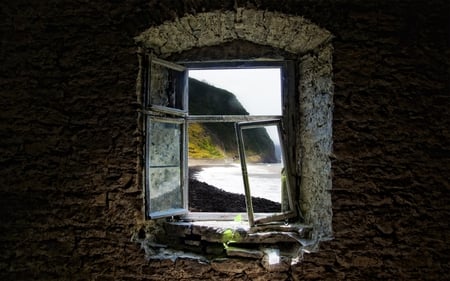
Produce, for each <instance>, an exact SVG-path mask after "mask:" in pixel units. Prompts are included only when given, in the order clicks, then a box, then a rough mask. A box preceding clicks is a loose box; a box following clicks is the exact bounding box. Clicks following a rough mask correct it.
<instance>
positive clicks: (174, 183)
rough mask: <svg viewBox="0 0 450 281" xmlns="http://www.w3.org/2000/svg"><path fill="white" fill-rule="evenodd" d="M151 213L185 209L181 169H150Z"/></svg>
mask: <svg viewBox="0 0 450 281" xmlns="http://www.w3.org/2000/svg"><path fill="white" fill-rule="evenodd" d="M149 177H150V181H151V187H150V213H155V212H163V211H167V210H171V209H181V208H183V200H182V198H183V196H182V189H181V172H180V168H179V167H163V168H150V169H149Z"/></svg>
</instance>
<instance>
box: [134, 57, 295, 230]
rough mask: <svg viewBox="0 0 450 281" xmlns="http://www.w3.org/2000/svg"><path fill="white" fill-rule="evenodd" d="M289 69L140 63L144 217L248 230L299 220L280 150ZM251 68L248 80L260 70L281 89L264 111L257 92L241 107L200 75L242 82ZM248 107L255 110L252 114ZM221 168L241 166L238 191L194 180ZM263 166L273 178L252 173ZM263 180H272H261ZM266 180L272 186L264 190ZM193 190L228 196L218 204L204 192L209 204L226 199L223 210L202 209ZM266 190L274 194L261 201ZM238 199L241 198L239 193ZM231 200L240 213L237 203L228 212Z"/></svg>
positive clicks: (264, 64)
mask: <svg viewBox="0 0 450 281" xmlns="http://www.w3.org/2000/svg"><path fill="white" fill-rule="evenodd" d="M290 69H291V65H290V63H289V62H287V61H228V62H189V63H183V64H182V65H181V64H175V63H171V62H167V61H164V60H161V59H157V58H155V57H152V56H150V57H146V58H145V63H144V72H143V73H144V79H143V82H144V94H145V100H144V105H145V108H144V114H145V128H146V130H145V133H146V145H145V163H146V165H145V191H146V196H145V199H146V215H147V216H148V217H149V218H160V217H174V216H179V217H180V218H182V219H185V220H233V219H235V218H236V217H239V218H242V219H243V220H247V221H248V222H249V224H250V226H253V225H255V224H261V223H266V222H272V221H285V220H287V219H289V218H292V217H295V216H296V207H295V206H294V203H293V202H294V199H293V197H294V192H292V184H291V181H290V177H289V171H290V168H289V162H290V161H289V159H288V157H287V154H286V153H285V149H284V146H286V144H287V142H288V141H289V139H288V135H289V132H288V130H289V127H286V126H284V123H286V122H287V120H288V117H287V116H289V114H288V112H289V106H288V105H289V103H288V101H287V99H288V93H287V92H288V89H290V87H289V85H288V83H289V81H290V79H287V75H289V72H290ZM250 70H252V71H254V72H253V74H252V75H253V76H255V75H258V71H272V72H274V73H275V75H278V81H279V85H278V88H279V90H278V91H275V92H272V93H271V94H269V96H271V97H274V98H275V99H274V100H273V102H272V103H271V104H270V106H268V107H266V108H262V107H261V103H260V102H259V101H260V100H261V99H262V97H261V93H260V92H259V91H258V90H257V89H251V90H250V91H248V92H247V93H248V94H247V95H246V97H247V98H248V97H249V99H248V100H247V101H245V105H243V104H242V103H244V101H243V99H242V98H241V97H237V96H235V95H234V94H233V93H231V92H229V91H226V90H224V89H219V87H215V86H214V85H213V84H214V82H211V81H208V79H207V78H204V77H205V76H201V75H202V73H203V74H205V73H208V74H212V73H216V74H217V72H220V71H222V73H221V74H220V73H219V76H224V75H225V74H224V71H225V72H227V71H228V72H233V73H238V74H239V75H240V76H242V77H244V79H245V73H246V72H247V73H248V71H250ZM260 73H261V72H260ZM189 77H196V78H197V79H200V80H196V79H194V78H189ZM202 77H203V78H202ZM261 79H262V78H261ZM261 79H260V81H261ZM256 86H257V84H253V87H256ZM258 93H259V94H258ZM255 105H258V106H255ZM252 106H253V108H254V109H250V108H251V107H252ZM199 163H200V164H199ZM224 164H228V166H230V165H231V166H232V167H234V168H236V167H240V171H241V172H240V176H241V178H242V182H241V184H242V187H241V190H240V191H239V190H238V191H237V192H232V191H224V190H221V189H220V188H217V187H215V186H214V184H209V183H208V182H204V181H199V180H198V179H196V178H195V175H193V172H198V169H199V166H204V165H208V168H219V170H220V168H222V171H223V165H224ZM267 167H270V170H271V171H272V172H270V173H269V172H268V171H269V169H265V170H264V172H263V173H259V174H258V172H255V168H259V169H260V170H261V169H263V168H267ZM196 169H197V170H196ZM203 169H204V167H203ZM262 176H266V177H269V178H271V179H267V180H264V179H263V180H259V181H258V180H257V179H258V177H262ZM270 180H271V181H272V183H273V182H275V184H274V186H271V187H270V190H269V189H268V188H269V185H270V184H269V181H270ZM261 182H263V184H261ZM195 185H208V188H216V189H217V190H219V191H220V194H223V193H224V192H225V193H227V194H230V193H231V194H232V195H233V196H231V197H223V198H218V196H219V195H218V194H219V193H208V194H209V195H208V196H209V198H208V197H206V201H213V202H221V201H225V202H224V203H225V204H224V205H225V206H226V207H227V208H226V209H222V210H219V209H214V208H213V209H208V208H203V206H202V205H201V201H202V200H198V196H193V194H192V192H190V190H191V191H192V190H193V189H194V186H195ZM232 185H236V186H237V185H238V184H232ZM258 191H260V193H258ZM269 192H272V193H273V192H275V194H276V195H274V196H271V197H269V198H262V197H263V196H264V195H265V194H267V193H269ZM239 193H242V195H237V194H239ZM255 194H259V195H258V196H255ZM261 194H262V195H261ZM236 196H237V197H236ZM236 198H241V199H243V200H244V201H245V204H244V208H242V205H241V208H240V209H239V208H237V209H236V208H233V207H230V206H232V205H233V203H236V200H237V199H236ZM258 200H259V201H261V200H263V201H262V202H263V203H262V204H259V205H258V204H257V203H255V202H257V201H258ZM264 200H265V201H264ZM194 202H195V204H194ZM199 202H200V203H199ZM203 202H205V200H204V201H203ZM210 203H211V202H210ZM269 203H270V204H269ZM272 203H273V204H272ZM199 204H200V205H199ZM210 205H211V204H210ZM212 205H213V207H214V204H212Z"/></svg>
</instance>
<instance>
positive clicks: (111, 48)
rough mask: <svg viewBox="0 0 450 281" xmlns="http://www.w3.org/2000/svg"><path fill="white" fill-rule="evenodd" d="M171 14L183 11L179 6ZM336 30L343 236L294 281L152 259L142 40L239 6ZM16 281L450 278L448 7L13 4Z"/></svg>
mask: <svg viewBox="0 0 450 281" xmlns="http://www.w3.org/2000/svg"><path fill="white" fill-rule="evenodd" d="M169 3H170V4H169ZM235 4H237V5H238V6H242V7H248V8H259V9H262V10H266V9H267V10H277V11H280V12H283V13H291V14H295V15H301V16H303V17H305V18H307V19H309V20H311V21H312V22H314V23H317V24H318V25H319V26H322V27H324V28H326V29H327V30H330V31H331V33H332V34H334V35H335V36H336V37H335V39H334V40H333V47H334V50H333V52H334V53H333V73H334V79H333V81H334V83H335V96H334V103H335V107H334V117H333V118H334V123H333V135H334V139H333V143H334V152H335V157H336V158H335V160H334V161H333V163H332V169H333V171H334V175H333V193H332V202H333V231H334V236H335V239H334V240H333V241H330V242H327V243H325V244H322V249H321V251H320V252H319V253H315V254H310V255H305V259H304V261H303V262H302V263H300V264H298V265H297V266H295V267H292V268H290V269H288V270H286V271H281V272H269V271H268V270H265V269H263V268H262V266H261V265H259V264H255V263H252V262H251V261H247V260H240V261H229V260H224V261H222V262H216V263H213V264H202V263H198V262H197V261H192V260H186V259H179V260H177V261H171V260H164V261H146V260H145V259H144V253H143V251H142V250H140V249H139V247H138V246H137V245H136V244H135V243H132V242H130V237H131V233H132V232H133V230H134V229H135V228H138V226H139V224H140V223H141V219H142V217H143V214H142V207H143V202H142V194H141V190H140V189H139V187H138V181H139V180H140V178H139V176H138V174H137V171H136V167H137V166H138V163H137V162H138V159H139V155H138V153H139V152H138V151H139V147H140V145H142V144H141V143H139V142H138V139H139V138H138V136H139V133H140V132H139V129H138V125H137V121H136V120H137V113H136V110H137V109H138V108H139V105H138V103H137V102H136V95H135V91H136V83H135V82H136V77H137V72H138V69H137V66H138V61H137V57H136V53H135V52H136V48H135V46H134V41H133V38H134V37H135V36H136V35H138V34H139V33H140V32H142V31H144V30H145V29H147V28H148V27H150V26H157V25H160V24H162V23H163V22H164V21H165V20H173V19H175V18H176V17H177V16H178V17H181V16H183V15H184V14H186V13H190V14H194V13H196V12H200V11H201V12H203V11H213V10H216V9H226V10H232V9H233V6H234V5H235ZM0 5H1V9H0V15H1V17H0V30H1V33H0V34H2V36H1V48H0V61H1V80H0V85H1V86H0V94H1V100H0V120H1V124H0V135H1V138H0V144H1V145H0V151H1V158H0V161H1V166H2V169H1V177H0V183H1V185H0V186H1V190H0V214H1V224H0V279H1V280H32V279H34V280H205V279H210V280H231V279H234V280H448V279H450V276H449V273H448V272H449V268H448V267H449V266H448V264H449V260H450V258H449V254H448V253H449V250H450V249H449V246H448V242H447V241H449V240H450V239H449V238H450V237H449V236H450V235H449V225H448V217H449V215H450V210H449V206H450V204H449V203H450V202H449V199H448V196H447V195H448V193H449V189H450V187H449V176H448V174H449V173H448V171H449V168H450V167H449V165H450V164H449V163H450V161H449V160H450V159H449V158H450V151H449V149H448V147H449V141H448V139H449V137H450V135H449V130H448V128H449V127H450V124H449V123H450V116H449V113H448V112H449V111H448V109H447V107H448V105H449V92H450V85H449V80H450V79H449V69H450V66H449V59H448V58H449V57H450V53H449V50H450V48H449V46H450V42H449V40H450V39H449V38H450V36H449V35H450V24H449V21H448V14H449V9H450V7H449V4H448V3H447V1H438V0H434V1H399V2H393V1H381V0H380V1H370V2H369V1H359V0H347V1H331V0H329V1H325V0H324V1H281V2H280V1H270V0H268V1H248V2H244V1H207V0H203V1H202V0H198V1H195V0H192V1H176V2H174V3H171V2H167V4H166V3H165V2H163V1H139V0H129V1H122V2H119V1H117V2H115V3H107V2H106V1H98V2H94V1H85V2H82V3H81V2H70V1H53V2H52V1H48V2H34V1H33V2H31V1H20V0H18V1H4V2H2V3H1V4H0Z"/></svg>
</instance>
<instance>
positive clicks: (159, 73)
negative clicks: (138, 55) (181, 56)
mask: <svg viewBox="0 0 450 281" xmlns="http://www.w3.org/2000/svg"><path fill="white" fill-rule="evenodd" d="M185 75H186V74H185V72H184V71H178V70H174V69H171V68H169V67H167V66H164V65H161V64H159V63H156V62H154V61H152V63H151V65H150V90H149V98H148V104H147V105H157V106H163V107H167V108H172V109H179V110H184V101H183V98H184V97H183V95H184V79H185Z"/></svg>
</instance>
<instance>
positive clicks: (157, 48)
mask: <svg viewBox="0 0 450 281" xmlns="http://www.w3.org/2000/svg"><path fill="white" fill-rule="evenodd" d="M135 39H136V42H137V44H138V45H139V46H141V47H142V48H144V49H146V50H148V51H149V52H152V53H153V54H155V55H157V56H159V57H161V58H166V57H169V56H170V55H172V54H174V53H181V52H183V51H187V50H190V49H194V48H197V47H206V46H216V45H220V44H223V43H227V42H231V41H233V40H244V41H249V42H252V43H256V44H259V45H266V46H270V47H273V48H276V49H281V50H283V51H286V52H289V53H292V54H295V55H296V56H297V58H298V59H297V61H296V64H297V68H298V70H299V73H298V74H297V76H296V77H297V79H298V82H297V86H298V89H297V90H298V91H299V95H298V96H299V98H298V100H297V101H296V102H298V104H299V107H298V108H299V111H300V112H299V113H298V114H296V117H297V118H296V120H297V122H299V123H300V126H299V128H300V129H299V131H298V132H297V136H296V138H297V141H296V143H297V147H296V149H295V151H296V157H295V158H296V162H297V163H296V171H295V172H296V175H295V176H296V177H297V179H298V181H297V182H301V184H300V200H299V201H300V202H299V203H300V208H301V211H302V214H303V216H304V218H305V222H306V223H308V224H311V225H313V226H314V231H313V235H314V237H315V238H317V239H318V240H325V239H330V238H331V237H332V208H331V195H330V191H331V188H332V183H331V161H330V155H331V154H332V110H333V90H334V89H333V82H332V52H333V47H332V45H331V39H332V34H331V33H330V32H329V31H327V30H325V29H323V28H320V27H319V26H317V25H315V24H313V23H311V22H310V21H308V20H306V19H304V18H302V17H299V16H293V15H287V14H281V13H277V12H268V11H261V10H253V9H237V10H236V11H216V12H207V13H199V14H195V15H186V16H184V17H182V18H178V19H176V20H174V21H171V22H165V23H163V24H162V25H159V26H155V27H151V28H149V29H147V30H145V31H144V32H142V33H141V34H140V35H139V36H137V37H136V38H135ZM198 59H199V60H201V58H198Z"/></svg>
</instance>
